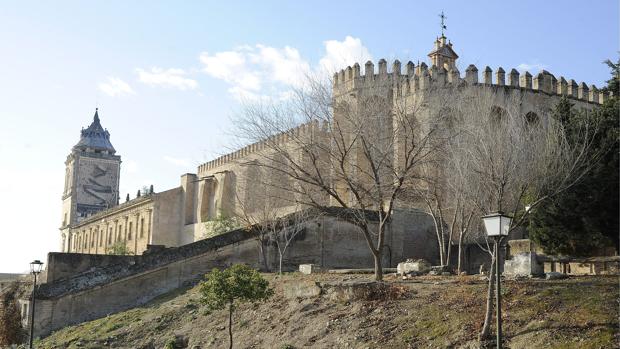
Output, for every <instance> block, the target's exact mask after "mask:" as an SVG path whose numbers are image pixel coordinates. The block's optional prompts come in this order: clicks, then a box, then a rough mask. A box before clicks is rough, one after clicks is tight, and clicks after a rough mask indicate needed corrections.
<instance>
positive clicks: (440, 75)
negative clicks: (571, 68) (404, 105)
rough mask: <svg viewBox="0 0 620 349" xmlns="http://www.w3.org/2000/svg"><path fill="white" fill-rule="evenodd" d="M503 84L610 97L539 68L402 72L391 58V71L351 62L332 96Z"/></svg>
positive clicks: (382, 63) (587, 98)
mask: <svg viewBox="0 0 620 349" xmlns="http://www.w3.org/2000/svg"><path fill="white" fill-rule="evenodd" d="M462 83H466V84H469V85H476V84H479V85H487V86H504V87H510V88H519V89H523V90H524V91H526V92H531V93H544V94H546V95H549V96H554V95H558V96H566V97H568V98H571V99H573V100H575V101H581V102H588V103H594V104H603V103H604V102H605V101H606V100H607V99H609V98H610V97H612V94H611V92H609V91H599V89H598V88H597V87H596V86H595V85H589V86H588V85H587V84H586V83H585V82H581V83H577V82H576V81H575V80H573V79H570V80H567V79H566V78H564V77H563V76H560V77H559V78H556V77H555V76H554V75H553V74H551V73H549V72H548V71H546V70H542V71H540V72H539V73H538V74H536V75H535V76H532V74H530V73H529V72H527V71H526V72H524V73H523V74H521V73H519V72H518V71H517V70H516V69H511V70H510V72H509V73H508V75H506V71H505V70H504V69H503V68H502V67H499V68H498V69H497V71H496V72H495V74H494V73H493V70H492V69H491V68H490V67H488V66H487V67H485V68H484V70H483V71H482V75H481V76H479V74H478V68H477V67H476V66H475V65H473V64H470V65H469V66H468V67H467V69H465V76H463V77H461V73H460V72H459V70H458V68H457V67H453V68H451V69H450V70H446V68H445V67H441V68H438V67H436V66H432V67H430V68H429V67H428V65H427V64H426V63H420V64H419V65H418V66H415V64H414V63H413V62H411V61H409V62H408V63H407V64H406V65H405V72H404V73H403V72H402V69H401V63H400V61H398V60H395V61H394V63H393V64H392V70H391V71H388V67H387V61H386V60H385V59H381V60H379V62H378V71H375V66H374V64H373V63H372V62H371V61H368V62H366V64H365V69H364V74H362V73H361V69H360V65H359V64H358V63H355V64H354V65H353V67H351V66H349V67H347V68H345V69H342V70H340V72H338V73H335V74H334V76H333V89H334V96H335V97H338V96H342V95H344V94H346V93H349V92H350V91H351V90H355V89H361V88H377V87H378V86H381V87H390V88H391V89H392V90H393V91H394V92H395V93H394V95H395V96H406V95H408V94H411V93H415V92H416V91H420V90H426V89H430V88H437V87H444V86H446V85H448V84H452V85H454V84H462Z"/></svg>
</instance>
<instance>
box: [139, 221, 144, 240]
mask: <svg viewBox="0 0 620 349" xmlns="http://www.w3.org/2000/svg"><path fill="white" fill-rule="evenodd" d="M143 237H144V218H140V239H142V238H143Z"/></svg>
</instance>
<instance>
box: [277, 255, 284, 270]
mask: <svg viewBox="0 0 620 349" xmlns="http://www.w3.org/2000/svg"><path fill="white" fill-rule="evenodd" d="M282 258H283V254H282V252H280V264H279V266H278V273H279V274H280V275H282Z"/></svg>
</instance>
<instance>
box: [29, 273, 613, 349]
mask: <svg viewBox="0 0 620 349" xmlns="http://www.w3.org/2000/svg"><path fill="white" fill-rule="evenodd" d="M267 277H268V278H269V280H270V281H271V283H272V285H273V286H274V288H275V291H276V296H275V297H274V298H272V299H271V300H269V301H268V302H265V303H261V304H255V305H250V304H247V305H242V306H240V307H239V309H238V312H237V313H236V314H235V324H234V325H233V329H234V335H235V340H236V345H235V347H237V348H285V347H287V346H288V347H287V348H303V347H312V348H419V347H432V348H449V347H465V346H468V345H472V344H475V343H476V337H477V333H478V332H479V330H480V326H481V324H482V320H483V312H484V296H485V287H486V285H485V282H483V281H481V280H479V279H478V277H476V276H471V277H464V278H462V277H461V278H458V277H420V278H416V279H413V280H410V281H400V280H398V279H397V278H392V279H391V280H388V282H389V283H390V287H388V288H386V289H385V297H383V296H377V294H376V293H369V294H368V297H366V298H365V299H359V300H357V301H332V300H329V299H328V298H327V297H325V296H321V297H317V298H310V299H286V298H284V297H283V296H282V294H283V292H282V287H285V285H286V284H287V283H290V282H296V281H298V280H300V279H304V280H305V279H310V280H315V281H319V282H330V283H334V282H338V281H347V282H351V281H356V280H359V281H364V280H368V279H369V277H370V276H369V275H312V276H305V275H299V274H287V275H284V276H282V277H275V276H273V275H267ZM503 290H504V292H503V293H504V303H503V304H504V319H503V320H504V324H505V325H504V326H505V327H504V332H505V334H506V338H507V343H506V344H507V346H508V347H510V348H539V347H545V348H547V347H550V348H615V347H617V346H616V344H617V343H618V340H619V338H620V337H619V334H618V332H619V331H618V325H619V324H618V315H619V314H618V303H617V302H618V291H619V290H618V279H617V277H579V278H571V279H568V280H560V281H545V280H525V281H506V282H505V283H504V288H503ZM197 297H198V293H197V289H196V288H192V289H186V290H179V291H177V292H174V293H172V294H169V295H166V296H164V297H160V298H159V299H157V300H155V301H153V302H152V303H151V304H149V305H148V306H145V307H140V308H136V309H132V310H129V311H126V312H123V313H119V314H114V315H111V316H108V317H106V318H103V319H99V320H95V321H91V322H88V323H84V324H82V325H79V326H74V327H69V328H65V329H63V330H61V331H58V332H56V333H54V334H53V335H51V336H50V337H48V338H45V339H44V340H42V341H40V342H39V345H38V348H109V347H113V348H163V347H164V345H165V344H166V343H167V342H170V341H171V339H172V338H174V336H175V335H184V336H186V337H188V338H189V347H190V348H191V347H192V346H193V345H201V346H202V347H203V348H206V347H208V348H224V347H227V332H226V327H225V325H226V314H225V312H216V313H213V314H211V315H204V314H203V311H202V309H201V308H200V305H199V304H198V302H197Z"/></svg>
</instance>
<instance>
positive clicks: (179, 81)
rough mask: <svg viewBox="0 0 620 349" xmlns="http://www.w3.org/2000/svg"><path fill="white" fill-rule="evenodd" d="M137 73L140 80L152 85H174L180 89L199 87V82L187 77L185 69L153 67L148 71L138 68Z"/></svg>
mask: <svg viewBox="0 0 620 349" xmlns="http://www.w3.org/2000/svg"><path fill="white" fill-rule="evenodd" d="M136 73H138V79H139V80H140V82H142V83H145V84H147V85H150V86H163V87H174V88H178V89H180V90H193V89H195V88H196V87H198V82H196V80H193V79H190V78H187V77H186V73H185V71H184V70H183V69H175V68H170V69H162V68H158V67H153V68H151V70H150V71H147V70H144V69H140V68H138V69H136Z"/></svg>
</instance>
